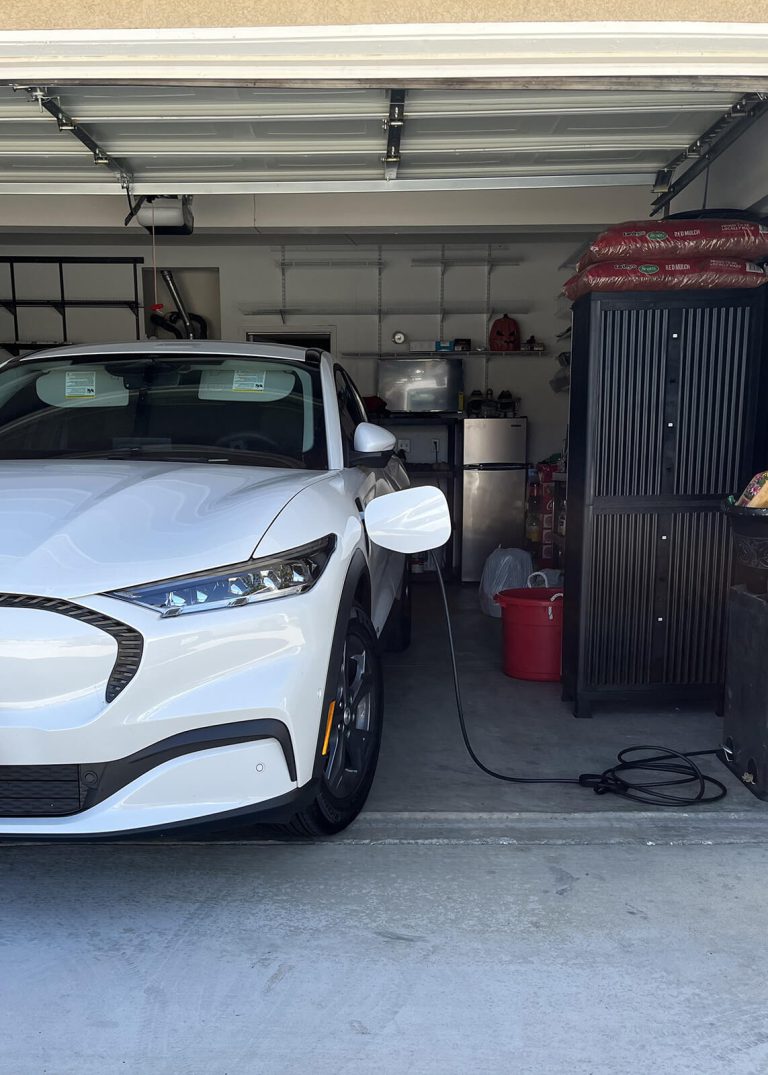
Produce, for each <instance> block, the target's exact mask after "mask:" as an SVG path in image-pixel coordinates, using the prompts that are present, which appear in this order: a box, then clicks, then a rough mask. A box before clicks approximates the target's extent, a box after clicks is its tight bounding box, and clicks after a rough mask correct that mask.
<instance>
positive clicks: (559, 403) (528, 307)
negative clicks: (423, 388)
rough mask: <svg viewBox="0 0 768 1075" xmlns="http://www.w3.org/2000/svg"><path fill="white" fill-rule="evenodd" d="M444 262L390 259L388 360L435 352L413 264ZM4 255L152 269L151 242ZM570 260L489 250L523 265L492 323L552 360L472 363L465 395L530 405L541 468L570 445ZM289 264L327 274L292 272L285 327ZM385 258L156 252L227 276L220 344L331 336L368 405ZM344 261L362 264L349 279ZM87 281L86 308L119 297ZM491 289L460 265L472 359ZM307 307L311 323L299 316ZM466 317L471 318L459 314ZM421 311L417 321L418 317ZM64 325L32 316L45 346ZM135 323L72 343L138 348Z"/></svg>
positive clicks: (497, 298)
mask: <svg viewBox="0 0 768 1075" xmlns="http://www.w3.org/2000/svg"><path fill="white" fill-rule="evenodd" d="M440 251H441V247H440V246H418V247H410V246H407V247H404V246H401V245H398V246H390V247H387V246H386V245H385V246H383V247H382V263H383V270H382V280H381V290H382V308H383V310H384V311H386V312H385V314H384V316H383V318H382V322H381V345H382V350H384V351H398V350H399V351H402V352H403V353H407V352H408V348H407V345H406V346H405V347H402V348H397V347H396V346H395V345H394V344H393V343H392V334H393V333H394V332H395V331H396V330H401V331H403V332H405V333H406V335H407V336H408V337H409V339H411V340H414V339H424V340H435V339H437V338H438V337H439V336H440V334H441V329H440V317H439V312H438V311H439V296H440V269H439V267H438V266H416V265H413V264H412V259H413V258H415V257H419V258H424V257H429V256H432V257H435V256H439V255H440ZM4 252H7V253H9V254H11V253H14V252H15V253H19V254H22V253H30V252H33V253H35V254H37V255H39V256H45V255H46V254H47V255H52V256H58V255H61V256H89V255H90V256H94V255H97V256H99V257H109V256H118V257H125V256H131V255H133V254H136V255H140V256H143V257H144V258H145V263H146V265H149V264H150V263H151V248H150V246H149V242H148V237H147V239H146V240H143V239H142V240H141V241H139V242H138V243H137V244H136V246H135V247H126V246H125V245H123V244H121V245H120V246H117V247H109V246H104V245H99V246H98V248H94V247H92V246H89V245H88V244H87V243H82V244H77V243H66V244H65V243H62V242H57V243H56V244H55V245H51V246H50V247H47V246H36V247H34V249H33V250H31V251H30V248H29V247H27V248H24V247H17V248H15V249H14V248H13V247H11V246H7V247H6V248H5V250H4ZM486 252H487V247H482V248H474V247H468V246H466V245H455V246H452V245H450V244H448V245H446V247H445V256H446V258H447V259H451V258H455V259H459V258H466V257H472V256H474V257H483V256H485V254H486ZM572 252H573V242H572V241H570V242H567V243H566V242H563V241H562V240H560V241H557V240H555V239H554V238H553V237H545V238H543V239H542V241H540V242H526V243H523V244H520V243H512V242H510V243H502V244H498V245H496V246H494V247H493V248H492V257H493V256H497V257H499V258H504V259H506V260H509V259H511V258H514V259H517V260H519V262H520V264H519V265H498V266H496V267H495V268H494V269H493V271H492V274H491V299H490V308H491V311H492V313H491V317H494V316H498V315H499V314H502V313H505V312H508V313H510V315H512V316H517V318H518V320H519V322H520V326H521V330H522V334H523V338H524V339H525V338H526V337H528V336H530V335H535V336H536V338H537V339H538V340H540V341H542V342H543V343H545V344H546V346H547V352H548V353H547V354H546V355H531V356H523V357H509V358H506V357H502V356H496V357H493V358H491V359H490V360H488V363H487V372H486V361H485V360H484V359H482V358H480V357H469V358H468V359H467V360H466V361H465V367H466V374H465V387H466V392H467V394H469V392H471V391H472V389H473V388H480V389H484V388H485V387H486V384H487V386H488V387H490V388H492V389H493V390H494V392H495V393H498V392H499V391H500V390H502V389H508V390H509V391H511V392H512V393H513V394H514V395H516V396H519V397H521V400H522V406H521V411H522V412H523V413H526V414H527V415H528V417H529V420H530V428H531V436H530V455H531V458H532V459H540V458H543V457H545V456H547V455H549V454H551V453H553V452H555V451H557V450H559V449H560V448H561V447H562V442H563V437H564V435H565V428H566V423H567V411H568V397H567V394H562V393H561V394H555V393H554V392H553V391H552V389H551V388H550V387H549V378H550V377H552V376H553V374H554V373H555V371H556V369H557V364H556V360H555V355H556V354H557V352H558V351H559V350H563V349H564V348H565V347H566V346H567V345H565V344H559V343H558V342H557V340H556V336H557V334H558V333H559V332H562V331H563V329H564V328H566V327H567V325H568V317H569V314H568V309H567V306H565V305H564V304H563V303H562V301H561V300H559V298H558V292H559V290H560V287H561V286H562V283H563V280H564V279H565V277H566V276H567V275H568V271H567V270H562V269H560V268H559V266H560V265H561V263H562V262H564V261H565V260H566V259H568V257H569V255H571V254H572ZM284 253H285V257H286V260H289V261H290V260H294V261H295V260H302V261H303V260H310V259H311V260H312V261H317V262H318V264H317V266H314V265H313V266H312V267H310V268H305V267H296V268H287V269H286V273H285V305H286V307H287V312H286V314H285V321H284V322H283V320H282V318H281V314H280V309H281V306H282V304H283V291H282V287H283V281H282V274H281V269H280V261H281V258H282V257H283V254H284ZM377 258H378V248H376V247H370V248H363V247H350V246H349V245H344V246H339V245H335V246H334V245H331V244H329V245H327V246H326V245H323V246H322V247H318V246H317V245H313V246H308V247H305V248H302V247H297V246H291V247H288V248H280V247H277V248H272V247H269V246H257V245H253V246H250V245H238V246H232V245H222V246H220V247H217V246H214V245H211V244H210V243H206V244H205V245H197V244H195V243H194V241H190V243H189V244H188V245H187V244H186V243H185V244H184V245H183V246H179V245H174V247H173V248H164V247H163V244H162V240H160V241H159V243H158V266H159V267H161V268H169V269H174V270H176V271H177V276H178V280H179V282H180V283H182V282H183V281H184V280H191V279H193V278H194V274H190V273H189V270H194V269H198V270H209V271H210V270H211V269H212V267H215V268H216V269H218V281H219V288H220V301H221V336H222V338H224V339H230V340H239V341H244V340H245V338H246V332H247V331H248V330H251V331H253V330H256V331H262V332H269V331H270V330H271V329H272V330H273V329H275V328H280V327H289V328H294V329H304V330H328V329H330V330H332V331H333V332H335V339H336V347H337V353H338V354H339V356H340V357H341V360H342V362H343V364H344V365H345V366H346V367H347V368H348V369H349V371H350V373H351V374H352V376H353V377H354V379H355V380H356V381H357V383H358V385H359V387H360V390H361V391H362V392H363V394H365V395H373V394H375V393H376V390H377V368H378V362H377V359H376V358H375V357H356V356H358V355H359V354H361V353H362V354H372V353H374V352H378V351H379V321H378V316H377V314H376V309H377V301H378V298H377V293H378V269H377V264H376V262H377ZM366 259H368V260H370V264H367V265H361V264H359V262H360V261H364V260H366ZM345 260H346V261H350V260H351V261H353V262H355V264H349V265H348V266H346V267H345V266H344V261H345ZM48 271H49V270H48V269H44V268H43V267H36V269H35V270H28V274H29V275H28V279H29V280H32V281H36V283H35V284H34V286H35V287H36V289H37V290H36V294H38V297H40V296H41V295H42V292H44V291H46V288H52V287H53V281H52V280H50V281H49V280H48V279H47V276H46V273H48ZM185 274H187V275H185ZM78 279H79V283H78V295H79V297H81V298H100V297H104V296H105V294H106V292H107V291H108V290H110V289H111V291H110V294H111V293H112V292H114V291H115V287H116V285H115V284H114V283H113V282H112V276H111V275H110V273H108V272H105V271H104V270H102V269H95V268H94V269H89V268H88V267H87V266H85V267H78ZM117 289H118V290H119V287H118V288H117ZM485 289H486V271H485V267H484V265H482V264H478V265H472V266H460V265H451V266H449V267H447V268H446V271H445V275H444V299H443V302H444V310H445V317H444V320H443V326H442V337H443V338H445V339H454V338H458V337H469V338H470V339H471V340H472V345H473V347H483V346H485V345H486V342H487V333H488V327H489V326H488V319H487V318H486V313H485V309H486V307H485V303H486V294H485ZM25 294H26V292H25ZM192 297H193V298H194V296H192ZM152 301H154V296H153V294H148V295H147V296H146V302H147V303H151V302H152ZM189 305H190V309H191V310H192V311H193V312H198V311H196V310H195V309H194V303H193V302H192V301H190V303H189ZM308 306H309V307H310V308H311V310H312V312H305V313H302V312H300V311H301V310H302V308H304V309H306V308H307V307H308ZM457 307H459V308H461V309H462V310H465V311H466V312H463V313H455V312H452V311H454V310H455V309H456V308H457ZM415 308H418V310H419V312H413V311H414V309H415ZM291 311H296V312H291ZM518 311H519V312H518ZM523 311H524V312H523ZM203 312H204V311H203ZM2 316H3V317H4V318H5V320H4V321H3V322H2V325H1V326H0V338H3V339H7V338H9V335H8V334H9V331H10V325H9V323H8V322H7V317H8V315H7V314H6V315H2ZM56 316H57V315H55V314H54V313H53V311H50V310H49V311H43V312H37V313H35V314H34V321H35V322H37V323H38V325H39V322H40V320H41V319H45V333H44V335H43V336H42V339H43V340H45V341H47V340H54V339H56V338H57V336H56V329H57V326H58V322H57V321H56ZM129 321H130V318H128V317H126V316H124V314H123V312H122V311H121V312H115V311H100V312H99V316H98V317H92V316H90V315H89V316H83V317H81V319H80V321H79V322H78V324H77V331H76V332H75V331H74V329H73V330H72V331H71V332H70V338H71V339H72V340H73V341H75V342H98V341H100V340H108V339H111V340H119V339H121V338H128V339H130V338H131V337H132V336H133V335H134V331H133V327H132V325H129ZM26 331H28V332H29V333H30V334H31V335H32V338H33V339H40V338H41V336H40V332H39V331H37V328H36V324H35V323H34V322H33V321H28V322H27V325H26ZM212 335H213V333H212ZM486 378H487V380H486Z"/></svg>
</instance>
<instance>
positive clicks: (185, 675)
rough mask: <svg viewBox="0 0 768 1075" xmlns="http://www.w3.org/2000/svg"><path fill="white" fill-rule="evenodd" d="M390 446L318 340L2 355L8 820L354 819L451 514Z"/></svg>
mask: <svg viewBox="0 0 768 1075" xmlns="http://www.w3.org/2000/svg"><path fill="white" fill-rule="evenodd" d="M394 446H395V440H394V437H393V436H392V435H391V433H389V432H388V431H387V430H385V429H382V428H381V427H380V426H377V425H373V424H370V423H368V422H367V419H366V415H365V410H364V407H363V404H362V402H361V399H360V396H359V394H358V392H357V390H356V389H355V387H354V385H353V383H352V382H351V380H350V379H349V377H348V376H347V374H346V373H345V372H344V370H343V369H341V368H340V367H339V366H335V365H334V364H333V360H332V359H331V357H330V356H329V355H328V354H326V353H321V352H319V351H314V350H308V351H304V350H303V349H298V348H293V347H290V348H289V347H278V346H271V345H266V344H265V345H242V344H229V343H211V342H208V341H206V342H205V343H192V342H184V341H173V342H170V343H165V342H163V343H159V342H157V341H146V342H141V343H130V344H109V345H104V346H95V345H94V346H77V347H68V348H62V349H57V350H51V351H46V352H42V353H37V354H34V355H28V356H26V357H23V358H12V359H9V360H8V361H6V362H5V363H3V364H2V365H0V834H6V835H19V836H34V835H40V836H47V837H50V836H55V835H59V836H85V835H93V834H109V833H117V832H130V831H135V830H147V829H157V828H166V827H169V826H173V825H179V824H189V823H191V822H197V821H211V820H216V821H218V820H220V819H229V818H232V817H234V816H237V815H244V814H245V815H249V816H250V815H253V817H254V820H259V821H262V820H263V821H269V822H276V823H281V824H286V825H288V826H290V827H291V828H292V829H293V830H294V831H297V832H300V833H306V834H309V835H321V834H327V833H333V832H336V831H338V830H340V829H341V828H343V827H344V826H345V825H347V824H349V822H350V821H351V820H352V819H353V818H354V817H355V816H356V814H357V813H358V812H359V810H360V809H361V807H362V805H363V803H364V801H365V798H366V796H367V794H368V790H369V788H370V786H371V782H372V780H373V775H374V771H375V767H376V760H377V755H378V749H379V741H380V737H381V722H382V700H381V673H380V663H379V639H380V636H381V635H382V634H383V633H384V629H385V627H386V628H387V631H386V634H388V635H389V636H390V637H391V640H392V642H393V644H398V643H399V644H400V645H403V644H407V636H408V630H409V621H408V616H409V609H408V591H407V573H406V572H405V571H404V565H405V555H404V554H406V553H409V552H415V551H417V550H421V549H427V548H435V547H437V546H439V545H442V544H444V542H445V541H446V540H447V539H448V537H449V534H450V520H449V518H448V512H447V506H446V503H445V499H444V497H443V496H442V494H441V493H440V492H439V491H438V490H436V489H430V488H407V485H408V482H407V478H406V475H405V472H404V471H403V469H402V466H401V464H400V461H399V459H398V458H397V457H396V456H395V455H393V449H394Z"/></svg>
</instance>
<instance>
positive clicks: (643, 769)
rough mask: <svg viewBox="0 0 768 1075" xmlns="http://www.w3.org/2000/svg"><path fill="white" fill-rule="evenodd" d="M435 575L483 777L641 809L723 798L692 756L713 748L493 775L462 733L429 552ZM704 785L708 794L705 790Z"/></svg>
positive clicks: (633, 750)
mask: <svg viewBox="0 0 768 1075" xmlns="http://www.w3.org/2000/svg"><path fill="white" fill-rule="evenodd" d="M430 555H431V557H432V563H433V564H434V568H435V571H436V573H437V581H438V584H439V586H440V593H441V596H442V599H443V609H444V611H445V625H446V628H447V630H448V646H449V648H450V651H451V668H452V671H453V689H454V693H455V695H456V711H457V713H458V715H459V725H460V727H461V735H462V738H463V740H464V746H465V747H466V748H467V753H468V754H469V756H470V758H471V759H472V761H473V762H474V763H475V765H476V766H477V767H478V769H482V771H483V772H484V773H486V774H487V775H488V776H492V777H493V778H494V779H495V780H505V781H506V782H507V783H509V784H573V785H575V786H577V787H582V788H592V790H593V791H594V792H595V794H596V795H619V796H621V797H622V798H624V799H632V800H633V801H634V802H637V803H643V804H645V805H646V806H696V805H697V804H700V803H716V802H719V801H720V800H721V799H724V798H725V796H726V795H727V794H728V789H727V788H726V786H725V784H723V783H721V782H720V781H719V780H716V779H715V777H713V776H707V775H706V774H705V773H702V771H701V769H700V768H699V766H698V765H697V764H696V762H695V761H694V760H693V759H694V758H701V757H706V756H708V755H713V754H714V755H716V754H719V753H720V752H719V751H718V750H692V751H687V752H685V753H681V752H680V751H678V750H672V749H670V748H668V747H659V746H632V747H626V748H625V749H624V750H621V751H619V754H618V763H617V764H616V765H612V766H611V767H610V768H609V769H605V770H604V771H603V772H602V773H582V774H581V776H579V777H560V776H549V777H538V776H512V775H511V774H509V773H497V772H496V771H495V770H494V769H491V768H490V767H489V766H487V765H486V764H485V763H484V762H483V761H481V760H480V758H479V757H478V756H477V754H476V753H475V750H474V748H473V746H472V742H471V740H470V738H469V733H468V732H467V722H466V719H465V716H464V705H463V702H462V700H461V687H460V684H459V670H458V666H457V664H456V648H455V646H454V642H453V627H452V626H451V614H450V610H449V608H448V595H447V594H446V592H445V582H444V580H443V574H442V571H441V570H440V564H439V563H438V560H437V556H436V555H435V553H434V552H432V553H430ZM634 773H657V774H660V778H659V779H658V780H637V779H630V774H634ZM682 787H687V788H688V792H687V794H680V793H679V792H677V791H672V790H671V789H673V788H682ZM710 787H711V788H712V789H713V790H711V791H710V790H709V789H710Z"/></svg>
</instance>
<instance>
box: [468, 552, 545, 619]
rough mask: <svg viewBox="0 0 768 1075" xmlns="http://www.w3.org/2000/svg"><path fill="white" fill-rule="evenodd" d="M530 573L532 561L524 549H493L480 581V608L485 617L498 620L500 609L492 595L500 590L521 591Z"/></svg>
mask: <svg viewBox="0 0 768 1075" xmlns="http://www.w3.org/2000/svg"><path fill="white" fill-rule="evenodd" d="M532 571H533V559H532V558H531V554H530V553H529V552H526V551H525V549H494V551H493V552H492V553H491V555H490V556H489V557H488V559H487V560H486V561H485V566H484V567H483V577H482V578H481V579H480V608H481V609H482V611H483V612H484V613H485V614H486V616H495V617H496V618H497V619H498V618H500V617H501V608H500V607H499V605H497V604H496V602H495V601H494V600H493V598H494V595H495V594H497V593H499V592H500V591H501V590H522V589H523V588H524V587H525V585H526V582H527V581H528V576H529V575H530V574H531V572H532Z"/></svg>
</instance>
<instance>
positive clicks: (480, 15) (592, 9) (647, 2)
mask: <svg viewBox="0 0 768 1075" xmlns="http://www.w3.org/2000/svg"><path fill="white" fill-rule="evenodd" d="M595 18H600V19H601V20H604V21H616V22H624V21H626V22H638V21H646V20H659V21H660V22H664V21H681V22H686V21H708V22H753V21H754V22H761V21H763V20H764V19H765V4H764V2H763V0H642V3H641V2H640V0H602V2H601V3H600V4H599V5H589V4H585V3H584V0H539V2H538V3H537V4H531V3H530V0H475V2H474V3H472V4H468V3H466V0H229V2H228V3H226V4H221V3H218V2H217V0H185V2H184V3H183V4H179V3H177V2H176V0H139V2H136V3H132V4H125V5H118V4H100V3H95V2H94V0H71V2H70V3H68V4H65V5H63V4H61V3H59V2H58V0H41V2H39V3H37V4H35V5H30V4H29V3H28V2H27V0H4V3H3V6H2V13H0V27H2V28H4V29H14V30H25V29H26V30H32V29H117V28H122V29H133V28H136V27H172V26H179V25H185V26H200V27H210V26H312V25H316V26H331V25H339V26H349V25H354V24H362V23H374V24H391V23H414V22H421V23H446V22H448V23H450V22H467V23H469V22H472V23H477V22H514V21H518V20H520V21H523V20H525V21H534V22H583V21H585V20H586V19H595Z"/></svg>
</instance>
